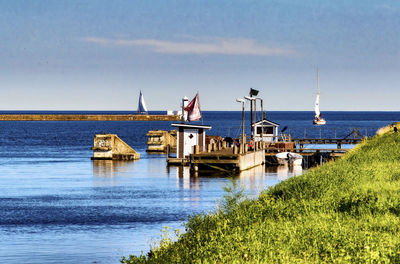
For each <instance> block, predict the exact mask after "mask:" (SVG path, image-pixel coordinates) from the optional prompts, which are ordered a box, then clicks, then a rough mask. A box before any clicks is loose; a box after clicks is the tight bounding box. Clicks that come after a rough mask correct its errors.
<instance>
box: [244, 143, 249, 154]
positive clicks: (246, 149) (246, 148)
mask: <svg viewBox="0 0 400 264" xmlns="http://www.w3.org/2000/svg"><path fill="white" fill-rule="evenodd" d="M247 151H249V145H248V144H244V153H247Z"/></svg>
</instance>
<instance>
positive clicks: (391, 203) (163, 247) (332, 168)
mask: <svg viewBox="0 0 400 264" xmlns="http://www.w3.org/2000/svg"><path fill="white" fill-rule="evenodd" d="M231 191H232V190H231ZM232 192H233V193H235V192H234V191H232ZM232 197H235V195H233V196H230V199H234V198H232ZM233 201H234V200H229V210H223V209H221V210H217V211H216V212H211V213H209V214H202V215H195V216H193V217H191V218H190V219H189V221H188V222H187V223H186V226H185V229H186V230H185V233H183V234H181V235H180V236H179V239H178V240H177V241H171V240H168V239H164V240H162V241H160V243H159V244H158V245H157V246H156V247H153V248H152V249H151V251H150V252H149V253H148V254H147V255H141V256H133V255H131V256H129V258H125V257H124V258H123V259H122V261H121V262H122V263H390V262H391V263H400V133H392V132H388V133H385V134H382V135H378V136H375V137H374V138H372V139H369V140H367V141H365V142H363V143H361V144H359V145H358V146H356V147H355V149H354V150H352V151H350V152H349V153H348V154H347V155H345V156H344V157H343V158H341V159H339V160H337V161H335V162H329V163H327V164H325V165H323V166H321V167H318V168H314V169H312V170H310V171H309V172H308V173H306V174H304V175H302V176H299V177H293V178H290V179H288V180H286V181H284V182H281V183H279V184H277V185H276V186H274V187H271V188H269V189H268V190H266V191H264V192H263V193H262V194H261V195H260V196H259V197H258V199H256V200H244V201H242V202H240V203H237V204H236V205H235V204H233Z"/></svg>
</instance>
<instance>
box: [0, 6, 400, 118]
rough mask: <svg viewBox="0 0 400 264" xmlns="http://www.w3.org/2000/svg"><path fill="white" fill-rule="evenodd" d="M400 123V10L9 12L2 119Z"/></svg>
mask: <svg viewBox="0 0 400 264" xmlns="http://www.w3.org/2000/svg"><path fill="white" fill-rule="evenodd" d="M317 68H318V69H319V76H320V78H319V80H320V81H319V84H320V90H321V111H322V112H323V111H400V106H399V103H398V102H399V97H400V90H399V85H400V1H398V0H395V1H386V0H374V1H372V0H352V1H350V0H302V1H297V0H291V1H289V0H279V1H278V0H264V1H260V0H257V1H252V0H241V1H235V0H229V1H226V0H218V1H215V0H213V1H207V0H202V1H199V0H179V1H178V0H168V1H165V0H159V1H155V0H154V1H153V0H142V1H135V0H131V1H128V0H126V1H120V0H113V1H109V0H107V1H102V0H96V1H83V0H82V1H78V0H67V1H63V0H57V1H56V0H51V1H44V0H35V1H30V0H29V1H20V0H13V1H9V0H0V90H1V96H0V110H127V111H131V110H136V108H137V104H138V96H139V92H140V90H141V91H142V93H143V95H144V97H145V100H146V103H147V105H148V108H149V110H178V109H179V106H180V103H181V98H182V97H183V96H187V97H188V98H190V99H191V98H193V97H194V96H195V94H196V93H197V92H199V97H200V104H201V108H202V110H238V111H240V110H241V105H240V104H239V103H237V102H236V98H239V97H243V96H245V95H247V94H248V92H249V89H250V88H251V87H252V88H254V89H257V90H259V91H260V93H259V96H260V97H262V98H263V100H264V106H265V108H266V110H271V111H291V110H299V111H312V110H313V105H314V100H315V96H316V90H317V81H316V79H317V78H316V71H317Z"/></svg>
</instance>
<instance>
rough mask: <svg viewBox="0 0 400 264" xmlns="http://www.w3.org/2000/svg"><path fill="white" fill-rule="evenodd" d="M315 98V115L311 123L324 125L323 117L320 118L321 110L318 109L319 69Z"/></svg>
mask: <svg viewBox="0 0 400 264" xmlns="http://www.w3.org/2000/svg"><path fill="white" fill-rule="evenodd" d="M317 91H318V92H317V98H315V105H314V111H315V117H314V121H313V124H314V125H325V124H326V121H325V119H324V118H322V115H321V112H320V110H319V71H318V69H317Z"/></svg>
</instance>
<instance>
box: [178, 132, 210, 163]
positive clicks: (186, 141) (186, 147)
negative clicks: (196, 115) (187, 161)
mask: <svg viewBox="0 0 400 264" xmlns="http://www.w3.org/2000/svg"><path fill="white" fill-rule="evenodd" d="M172 126H173V127H176V128H177V130H178V133H177V134H178V135H177V146H176V157H177V158H178V159H184V158H185V157H187V156H188V155H190V154H192V152H193V150H192V149H193V146H195V145H199V146H200V151H203V150H204V149H205V145H206V130H209V129H211V126H205V125H191V124H172Z"/></svg>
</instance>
